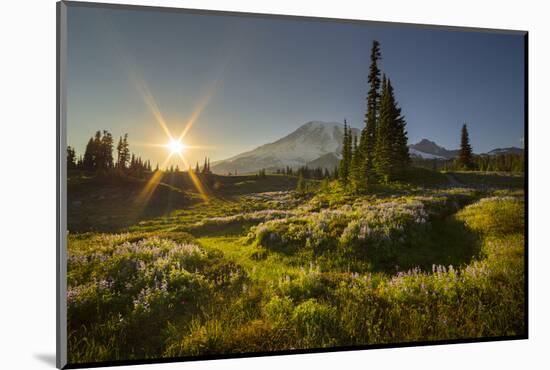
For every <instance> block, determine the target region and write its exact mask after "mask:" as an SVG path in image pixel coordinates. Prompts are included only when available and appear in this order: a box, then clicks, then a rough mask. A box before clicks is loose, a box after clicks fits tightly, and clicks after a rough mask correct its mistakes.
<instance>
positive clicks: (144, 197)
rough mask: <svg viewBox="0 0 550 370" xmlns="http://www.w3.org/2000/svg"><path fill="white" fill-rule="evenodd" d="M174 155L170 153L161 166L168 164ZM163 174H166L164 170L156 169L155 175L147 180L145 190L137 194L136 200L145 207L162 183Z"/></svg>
mask: <svg viewBox="0 0 550 370" xmlns="http://www.w3.org/2000/svg"><path fill="white" fill-rule="evenodd" d="M172 155H173V153H170V154H168V156H167V157H166V159H165V160H164V162H163V163H162V165H161V168H163V167H164V166H166V164H167V163H168V161H169V160H170V158H171V157H172ZM163 176H164V172H163V171H155V172H154V173H153V175H152V176H151V178H150V179H149V180H148V181H147V183H146V184H145V186H144V187H143V190H142V191H141V192H140V193H139V195H138V196H137V198H136V200H135V201H136V203H138V204H142V205H143V207H145V206H146V205H147V203H148V202H149V199H151V196H152V195H153V193H154V192H155V190H156V188H157V186H158V185H159V184H160V182H161V180H162V178H163Z"/></svg>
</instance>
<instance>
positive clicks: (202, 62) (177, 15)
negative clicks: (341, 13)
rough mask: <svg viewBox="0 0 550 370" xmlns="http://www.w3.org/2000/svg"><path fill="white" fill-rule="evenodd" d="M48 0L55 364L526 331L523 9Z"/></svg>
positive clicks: (396, 343) (351, 346) (480, 337)
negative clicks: (443, 20) (269, 7)
mask: <svg viewBox="0 0 550 370" xmlns="http://www.w3.org/2000/svg"><path fill="white" fill-rule="evenodd" d="M57 10H58V151H59V153H58V204H59V209H58V255H57V260H58V266H57V268H58V281H57V284H58V301H57V304H58V337H57V345H58V357H57V358H58V364H57V365H58V367H73V368H74V367H87V366H98V365H103V366H106V365H122V364H139V363H152V362H167V361H185V360H196V359H214V358H230V357H237V356H238V357H242V356H265V355H276V354H292V353H305V352H320V351H336V350H355V349H368V348H380V347H402V346H411V345H430V344H442V343H463V342H476V341H488V340H503V339H525V338H527V309H526V307H527V297H526V295H527V275H526V272H527V258H526V248H527V245H526V238H527V235H526V230H527V228H526V206H527V197H526V191H527V188H526V178H527V177H526V171H527V167H526V164H527V162H526V157H527V152H526V149H527V142H526V140H527V109H526V108H527V93H526V91H527V90H526V84H527V80H526V76H527V71H526V69H527V64H526V61H527V59H526V55H527V54H526V52H527V32H524V31H507V30H487V29H468V28H458V27H443V26H426V25H412V24H400V23H384V22H370V21H355V20H339V19H323V18H310V17H291V16H278V15H266V14H245V13H232V12H217V11H200V10H186V9H175V8H158V7H140V6H130V5H110V4H97V3H79V2H61V3H58V8H57ZM396 351H397V349H396Z"/></svg>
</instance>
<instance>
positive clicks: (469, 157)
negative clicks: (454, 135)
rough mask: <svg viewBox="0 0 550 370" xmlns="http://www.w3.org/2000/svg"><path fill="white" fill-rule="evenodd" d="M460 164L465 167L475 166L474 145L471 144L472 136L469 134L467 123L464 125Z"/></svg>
mask: <svg viewBox="0 0 550 370" xmlns="http://www.w3.org/2000/svg"><path fill="white" fill-rule="evenodd" d="M458 164H459V166H461V167H462V168H464V169H472V168H473V154H472V147H471V146H470V137H469V135H468V127H467V126H466V124H464V125H463V126H462V131H461V137H460V153H459V154H458Z"/></svg>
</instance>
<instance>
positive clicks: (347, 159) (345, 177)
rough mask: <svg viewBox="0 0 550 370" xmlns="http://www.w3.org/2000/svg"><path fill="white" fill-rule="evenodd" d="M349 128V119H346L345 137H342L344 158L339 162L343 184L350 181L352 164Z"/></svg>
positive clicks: (345, 184) (340, 177)
mask: <svg viewBox="0 0 550 370" xmlns="http://www.w3.org/2000/svg"><path fill="white" fill-rule="evenodd" d="M350 131H351V130H350V129H348V125H347V121H346V119H344V137H343V139H342V160H341V161H340V163H339V165H338V166H339V170H340V173H339V176H338V178H339V179H340V182H341V183H342V185H343V186H347V185H348V182H349V170H350V165H351V155H350V154H351V135H350Z"/></svg>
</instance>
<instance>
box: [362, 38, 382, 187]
mask: <svg viewBox="0 0 550 370" xmlns="http://www.w3.org/2000/svg"><path fill="white" fill-rule="evenodd" d="M380 57H381V54H380V43H379V42H378V41H376V40H374V41H373V42H372V47H371V54H370V62H371V64H370V68H369V76H368V83H369V91H368V93H367V112H366V114H365V127H364V128H363V130H362V131H361V140H360V141H359V151H358V153H357V155H359V156H361V157H362V158H358V161H359V162H360V163H361V162H362V163H363V165H362V168H358V169H357V171H359V172H358V173H357V174H356V178H357V181H358V182H359V183H361V184H362V185H363V186H366V185H367V183H370V182H374V181H375V179H376V178H375V176H374V171H373V168H374V148H375V146H376V133H377V128H376V126H377V120H378V115H379V113H378V110H379V104H380V93H379V90H380V68H379V67H378V61H379V60H380Z"/></svg>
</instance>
